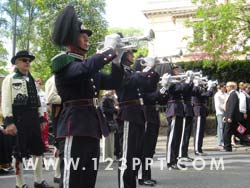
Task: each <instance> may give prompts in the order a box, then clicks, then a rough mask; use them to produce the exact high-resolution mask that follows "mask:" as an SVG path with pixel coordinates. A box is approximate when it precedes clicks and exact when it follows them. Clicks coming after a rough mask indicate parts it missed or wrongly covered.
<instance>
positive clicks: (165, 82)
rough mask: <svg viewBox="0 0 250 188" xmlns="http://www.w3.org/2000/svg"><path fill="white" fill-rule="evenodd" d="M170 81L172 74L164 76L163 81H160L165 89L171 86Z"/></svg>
mask: <svg viewBox="0 0 250 188" xmlns="http://www.w3.org/2000/svg"><path fill="white" fill-rule="evenodd" d="M170 80H171V75H170V74H168V73H165V74H163V76H162V77H161V81H160V84H161V86H163V87H165V86H167V85H168V84H169V82H170Z"/></svg>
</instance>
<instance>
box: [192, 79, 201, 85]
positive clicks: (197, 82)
mask: <svg viewBox="0 0 250 188" xmlns="http://www.w3.org/2000/svg"><path fill="white" fill-rule="evenodd" d="M193 82H194V86H195V87H198V86H199V85H200V81H199V79H194V81H193Z"/></svg>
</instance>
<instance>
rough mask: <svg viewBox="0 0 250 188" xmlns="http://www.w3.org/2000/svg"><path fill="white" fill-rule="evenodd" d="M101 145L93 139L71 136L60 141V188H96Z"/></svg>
mask: <svg viewBox="0 0 250 188" xmlns="http://www.w3.org/2000/svg"><path fill="white" fill-rule="evenodd" d="M99 143H100V141H99V140H98V139H95V138H91V137H73V136H69V137H66V138H64V139H59V140H58V146H59V152H60V154H59V157H60V161H61V164H60V168H61V181H60V186H59V187H60V188H94V187H95V183H96V176H97V171H98V163H99V154H100V144H99ZM70 161H71V163H70ZM73 163H74V164H73ZM70 164H71V165H70Z"/></svg>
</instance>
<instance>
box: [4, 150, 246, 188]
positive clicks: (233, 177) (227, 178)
mask: <svg viewBox="0 0 250 188" xmlns="http://www.w3.org/2000/svg"><path fill="white" fill-rule="evenodd" d="M207 153H208V155H207V156H205V157H202V158H196V162H195V164H194V165H193V164H192V163H187V168H188V170H185V171H180V170H171V171H169V170H167V169H166V168H164V169H163V170H161V162H160V161H159V159H158V158H162V159H163V158H164V157H165V153H163V152H162V153H157V154H156V155H155V158H154V164H153V168H152V171H153V173H152V174H153V177H154V178H155V179H157V181H158V185H157V186H156V187H157V188H247V187H249V184H250V181H249V178H250V152H249V151H236V152H232V153H222V152H219V151H208V152H207ZM193 157H194V156H193ZM219 159H221V160H223V164H224V169H223V168H222V166H219V168H218V170H216V169H215V166H213V167H214V168H213V170H211V169H210V168H211V160H217V162H218V160H219ZM203 163H204V164H205V168H204V169H202V170H196V169H195V168H194V166H195V167H197V168H201V167H202V164H203ZM221 164H222V163H221ZM106 167H107V164H106V163H101V164H100V170H99V172H98V178H97V183H96V188H117V187H118V184H117V163H113V164H112V166H111V167H113V168H114V170H113V171H107V170H104V169H105V168H106ZM44 175H45V177H46V179H47V180H48V182H49V183H51V184H52V178H53V172H52V170H50V171H45V173H44ZM25 179H26V181H27V183H28V185H29V186H30V187H33V186H32V182H33V175H32V172H31V171H26V172H25ZM14 187H15V176H14V175H8V176H0V188H14ZM55 187H56V188H57V187H58V185H55ZM138 187H142V186H138Z"/></svg>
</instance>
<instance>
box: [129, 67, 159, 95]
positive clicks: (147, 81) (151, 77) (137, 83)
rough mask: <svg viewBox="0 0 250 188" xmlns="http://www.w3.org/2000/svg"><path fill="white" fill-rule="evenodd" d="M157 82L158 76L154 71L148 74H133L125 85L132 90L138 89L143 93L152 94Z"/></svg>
mask: <svg viewBox="0 0 250 188" xmlns="http://www.w3.org/2000/svg"><path fill="white" fill-rule="evenodd" d="M158 81H159V74H158V73H156V72H155V71H154V70H150V71H148V72H135V73H133V74H131V75H129V77H128V78H127V79H126V80H125V82H126V84H127V85H129V86H131V87H132V88H135V87H140V88H142V89H143V91H145V92H153V91H155V89H156V86H157V83H158Z"/></svg>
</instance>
